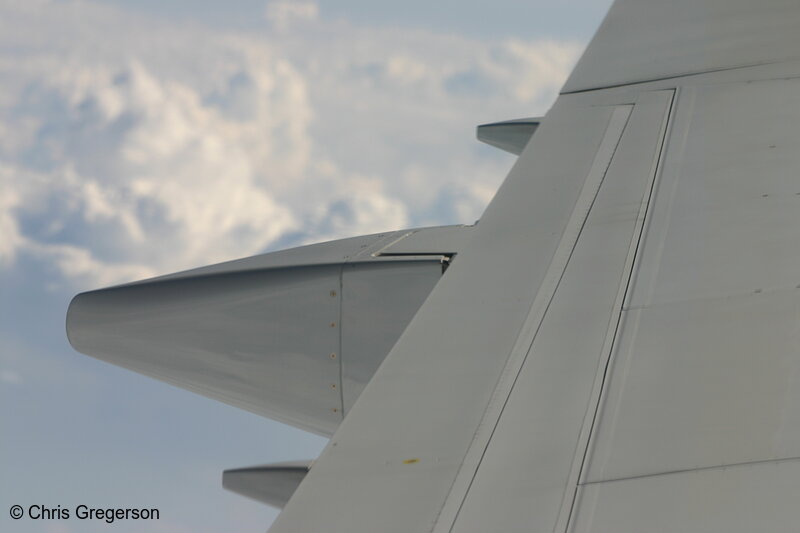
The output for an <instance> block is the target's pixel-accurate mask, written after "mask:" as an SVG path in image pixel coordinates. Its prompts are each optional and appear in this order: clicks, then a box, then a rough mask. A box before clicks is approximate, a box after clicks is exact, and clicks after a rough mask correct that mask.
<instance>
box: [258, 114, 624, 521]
mask: <svg viewBox="0 0 800 533" xmlns="http://www.w3.org/2000/svg"><path fill="white" fill-rule="evenodd" d="M569 100H570V102H569V103H568V104H563V103H557V104H556V106H555V107H554V109H553V110H551V112H550V114H549V115H548V117H547V119H546V120H545V121H544V122H543V124H542V125H541V126H540V128H539V130H538V131H537V133H536V135H535V136H534V139H533V141H532V142H531V143H530V144H529V145H528V147H527V148H526V150H525V151H524V152H523V153H522V154H521V156H520V158H519V159H518V160H517V163H516V165H515V166H514V168H513V169H512V170H511V173H510V175H509V177H508V178H507V179H506V181H505V183H504V184H503V186H502V187H501V188H500V191H499V192H498V194H497V196H496V197H495V199H494V200H493V201H492V203H491V204H490V206H489V207H488V208H487V210H486V213H485V214H484V216H483V217H482V219H481V222H480V224H478V225H477V226H476V227H475V228H474V229H473V232H474V235H473V237H472V239H471V240H470V242H469V243H468V245H467V247H466V248H465V250H464V251H463V252H462V253H461V254H460V255H459V258H458V260H456V261H455V263H454V264H453V266H452V267H450V269H449V270H448V271H447V274H446V275H445V276H444V277H443V278H442V280H441V282H440V283H439V284H438V285H437V286H436V287H435V288H434V290H433V292H432V293H431V295H430V296H429V297H428V299H427V301H426V302H425V304H424V305H423V306H422V307H421V308H420V310H419V312H418V313H417V315H416V316H415V317H414V319H413V320H412V322H411V324H410V325H409V327H408V328H407V329H406V331H405V333H404V334H403V335H402V336H401V338H400V340H399V341H398V342H397V344H396V345H395V347H394V348H393V350H392V351H391V353H390V354H389V356H388V357H387V358H386V360H385V361H384V363H383V364H382V365H381V367H380V368H379V369H378V371H377V372H376V374H375V377H373V379H372V380H371V381H370V383H369V384H368V385H367V387H366V389H365V390H364V392H363V393H362V394H361V396H360V397H359V399H358V401H357V402H356V404H355V405H354V406H353V408H352V410H351V411H350V413H349V414H348V415H347V417H346V418H345V420H344V421H343V422H342V424H341V426H340V427H339V429H338V430H337V432H336V434H335V435H334V436H333V438H332V439H331V442H330V443H329V444H328V446H327V447H326V448H325V450H324V451H323V453H322V455H321V456H320V458H319V459H318V460H317V462H316V463H315V465H314V468H313V469H312V470H311V471H310V472H309V474H308V476H307V477H306V479H305V480H304V481H303V483H302V484H301V485H300V487H299V488H298V490H297V492H296V493H295V495H294V497H293V498H292V500H291V501H290V502H289V503H288V505H287V506H286V508H285V509H284V510H283V512H282V513H281V515H280V516H279V517H278V519H277V521H276V522H275V524H274V525H273V527H272V531H273V532H280V533H285V532H301V531H302V532H306V531H332V532H335V531H339V532H347V533H357V532H374V531H382V532H386V533H391V532H395V531H397V532H400V531H402V532H404V533H407V532H408V531H429V530H430V529H431V528H432V527H433V525H434V523H435V522H436V520H437V517H438V516H439V513H440V511H441V507H442V504H443V502H444V501H445V498H446V497H447V494H448V493H449V491H450V489H451V487H452V484H453V481H454V479H455V477H456V474H457V473H458V470H459V467H460V465H461V463H462V461H463V459H464V456H465V454H466V452H467V450H468V448H469V445H470V442H471V441H472V438H473V436H474V435H475V431H476V430H477V428H478V425H479V423H480V421H481V418H482V415H483V412H484V410H485V408H486V405H487V403H488V401H489V399H490V397H491V395H492V392H493V390H494V388H495V385H496V383H497V380H498V378H499V376H500V372H501V371H502V369H503V367H504V365H505V362H506V360H507V358H508V355H509V354H510V353H511V351H512V349H513V348H514V345H515V341H516V339H517V336H518V335H519V334H520V328H521V327H522V325H523V322H524V321H525V317H526V315H527V314H528V311H529V310H530V309H531V306H532V305H533V301H534V298H535V297H536V294H537V292H538V291H539V288H540V286H541V284H542V282H543V280H544V279H545V276H546V274H547V272H548V269H549V266H550V263H551V260H552V259H553V256H554V254H555V252H556V249H557V248H558V246H559V243H560V242H561V236H562V234H563V233H564V231H565V229H566V227H567V224H568V223H569V221H570V218H571V216H572V213H573V210H574V208H575V205H576V202H577V201H578V197H579V195H580V193H581V190H582V188H583V186H584V182H585V180H586V177H587V176H588V175H589V172H590V169H591V168H592V164H593V162H594V161H595V156H596V155H597V152H598V149H599V147H600V145H601V143H602V141H603V139H604V133H605V130H606V128H607V126H608V124H609V120H610V118H611V115H612V113H613V109H612V108H602V107H591V106H581V105H580V99H569ZM560 102H563V100H562V101H560ZM534 161H535V162H536V163H535V164H534V163H533V162H534ZM534 214H535V218H534V216H533V215H534ZM534 220H535V223H534ZM342 479H347V483H346V485H343V484H342ZM493 529H496V528H493Z"/></svg>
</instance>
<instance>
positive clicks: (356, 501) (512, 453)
mask: <svg viewBox="0 0 800 533" xmlns="http://www.w3.org/2000/svg"><path fill="white" fill-rule="evenodd" d="M798 57H800V3H797V2H796V0H762V1H760V2H754V1H744V0H677V1H672V2H663V1H655V0H618V1H617V2H616V3H615V4H614V6H613V7H612V9H611V11H610V13H609V15H608V17H607V18H606V20H605V22H604V23H603V25H602V27H601V29H600V31H599V32H598V34H597V36H596V37H595V38H594V40H593V41H592V43H591V44H590V46H589V48H588V50H587V52H586V53H585V54H584V56H583V58H582V59H581V61H580V62H579V64H578V66H577V68H576V69H575V71H574V72H573V74H572V76H571V77H570V79H569V81H568V82H567V83H566V85H565V87H564V90H563V93H562V94H561V95H560V97H559V98H558V100H557V102H556V103H555V105H554V106H553V107H552V109H551V110H550V111H549V113H547V115H546V116H545V117H544V118H543V119H541V122H540V123H539V124H538V126H537V128H536V132H535V134H533V136H532V137H531V140H530V141H529V142H528V143H527V145H526V146H525V148H524V149H523V150H522V152H521V154H520V156H519V159H518V161H517V163H516V164H515V166H514V167H513V169H512V170H511V172H510V174H509V176H508V178H507V179H506V181H505V183H504V184H503V185H502V187H501V188H500V190H499V191H498V193H497V195H496V197H495V198H494V200H493V201H492V202H491V204H490V205H489V207H488V208H487V210H486V212H485V214H484V216H483V217H482V218H481V220H480V222H479V224H478V225H477V226H476V227H475V228H473V229H472V237H471V239H470V240H469V241H468V242H467V243H466V245H465V246H464V248H463V250H461V251H460V252H459V256H458V258H457V260H456V261H455V262H454V264H453V265H452V266H451V267H450V269H449V270H448V271H447V273H446V274H445V275H444V276H443V277H442V279H441V280H440V281H439V282H438V283H437V284H436V286H435V287H434V288H433V290H432V291H431V293H430V295H429V296H428V298H427V300H426V301H425V303H424V304H423V305H422V306H421V307H420V308H419V311H418V312H417V313H416V315H415V316H414V318H413V319H412V320H411V321H410V323H409V325H408V327H407V328H406V329H405V331H404V332H403V334H402V335H401V336H400V337H399V340H398V341H397V343H396V344H395V345H394V347H393V348H392V350H391V351H390V352H389V354H388V356H387V357H386V358H385V360H384V361H383V363H382V364H381V366H380V367H379V368H378V370H377V372H376V373H375V375H374V377H373V378H372V379H371V381H370V382H369V383H368V384H367V386H366V388H365V389H364V391H363V392H362V393H361V395H360V397H359V398H358V400H357V401H356V402H355V404H354V405H353V407H352V408H351V409H350V411H349V412H348V414H347V415H346V417H345V418H344V420H343V421H342V422H341V424H340V425H339V426H338V428H337V429H336V431H335V433H334V434H333V437H332V438H331V440H330V443H329V444H328V446H327V447H326V449H325V450H324V452H323V453H322V455H321V457H320V458H319V459H318V460H317V461H316V462H315V463H314V465H313V466H312V468H311V469H310V471H309V472H308V474H307V475H306V477H305V479H304V480H303V482H302V483H301V484H300V486H299V488H298V489H297V491H296V492H295V493H294V496H293V497H292V498H291V500H290V501H289V502H288V504H287V506H286V507H285V508H284V510H283V512H282V514H281V515H280V516H279V518H278V520H277V522H276V523H275V524H274V526H273V528H272V530H271V531H273V532H274V533H289V532H309V531H326V532H341V533H345V532H346V533H358V532H376V531H380V532H386V533H390V532H414V531H418V532H429V531H433V532H437V533H439V532H450V531H457V532H473V531H474V532H486V531H557V532H563V531H574V532H589V531H592V532H605V531H614V532H641V531H702V532H710V531H720V532H722V531H725V532H731V531H757V530H758V531H763V530H769V531H779V530H781V531H782V530H791V529H792V528H795V527H796V524H797V523H800V506H798V505H797V502H798V501H800V461H798V458H800V408H798V406H800V174H799V173H798V172H799V171H800V77H798V76H799V75H800V63H798V61H796V60H797V59H798Z"/></svg>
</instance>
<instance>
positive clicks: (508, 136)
mask: <svg viewBox="0 0 800 533" xmlns="http://www.w3.org/2000/svg"><path fill="white" fill-rule="evenodd" d="M541 122H542V119H541V118H518V119H515V120H505V121H503V122H493V123H491V124H481V125H480V126H478V127H477V128H476V131H475V134H476V136H477V138H478V140H479V141H481V142H484V143H486V144H488V145H491V146H494V147H495V148H500V149H501V150H505V151H506V152H509V153H512V154H514V155H519V154H521V153H522V150H524V149H525V146H526V145H527V144H528V141H530V140H531V137H533V134H534V133H535V132H536V128H538V127H539V124H540V123H541Z"/></svg>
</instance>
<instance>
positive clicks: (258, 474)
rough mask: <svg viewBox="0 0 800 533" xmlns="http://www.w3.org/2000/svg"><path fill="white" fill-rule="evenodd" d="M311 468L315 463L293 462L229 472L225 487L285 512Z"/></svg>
mask: <svg viewBox="0 0 800 533" xmlns="http://www.w3.org/2000/svg"><path fill="white" fill-rule="evenodd" d="M309 468H311V461H293V462H288V463H275V464H271V465H264V466H251V467H248V468H236V469H233V470H226V471H224V472H223V473H222V486H223V487H225V488H226V489H228V490H229V491H231V492H235V493H236V494H241V495H242V496H246V497H248V498H250V499H253V500H256V501H259V502H261V503H266V504H267V505H271V506H273V507H277V508H278V509H283V506H284V505H286V503H287V502H288V501H289V498H291V497H292V494H294V491H295V490H297V487H298V486H299V485H300V482H301V481H303V478H304V477H306V474H307V473H308V469H309Z"/></svg>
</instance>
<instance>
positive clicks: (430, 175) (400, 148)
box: [0, 0, 610, 532]
mask: <svg viewBox="0 0 800 533" xmlns="http://www.w3.org/2000/svg"><path fill="white" fill-rule="evenodd" d="M609 3H610V2H608V1H606V0H604V1H589V0H583V1H579V0H572V1H568V2H560V3H554V2H543V1H532V2H524V3H523V2H513V1H505V2H494V3H492V5H491V6H489V5H488V4H487V3H486V2H441V3H437V4H436V6H433V7H431V6H429V5H428V3H426V2H421V1H411V2H403V3H391V4H383V3H375V2H367V1H365V0H345V1H340V2H329V3H314V2H281V1H273V2H263V1H254V0H240V1H238V2H227V3H224V4H223V3H219V2H207V1H201V2H197V1H192V2H190V1H188V0H175V1H173V2H167V3H165V2H156V1H151V0H144V1H139V2H133V1H130V0H108V1H106V2H100V1H95V2H91V1H66V0H65V1H54V0H25V1H23V0H20V1H16V2H15V1H9V0H2V1H0V85H1V86H2V87H3V90H2V91H0V234H1V235H2V241H0V424H1V425H0V428H2V431H0V480H2V481H0V503H2V507H3V509H2V510H0V529H2V530H3V531H15V532H16V531H20V532H23V531H25V532H27V531H52V532H68V531H106V530H107V529H108V528H109V527H110V526H108V525H106V524H105V523H90V524H87V523H82V522H79V521H76V520H74V519H72V520H68V521H38V522H37V521H31V520H20V521H16V522H14V521H12V520H11V519H10V518H9V517H8V514H7V509H8V507H10V506H11V505H13V504H20V505H23V506H28V505H32V504H34V503H38V504H43V505H47V506H51V507H55V506H57V505H62V506H64V507H74V506H75V505H77V504H79V503H86V504H88V505H92V506H98V507H107V506H148V507H149V506H155V507H158V508H160V509H161V513H162V519H161V520H160V521H159V522H153V523H143V522H127V523H126V522H123V523H120V524H115V525H114V529H115V530H116V531H153V532H166V531H169V532H183V531H193V532H202V531H219V530H235V531H263V530H264V529H265V528H266V526H267V525H268V524H269V523H270V522H271V521H272V520H273V519H274V517H275V516H276V511H274V510H271V509H270V508H267V507H265V506H262V505H261V504H258V503H255V502H251V501H249V500H246V499H244V498H241V497H239V496H236V495H234V494H231V493H228V492H226V491H224V490H223V489H222V487H221V482H220V476H221V472H222V470H224V469H226V468H233V467H240V466H250V465H256V464H263V463H268V462H274V461H283V460H293V459H307V458H313V457H315V456H316V455H317V454H318V453H319V451H320V450H321V448H322V446H323V445H324V443H325V440H324V439H322V438H320V437H316V436H313V435H310V434H307V433H304V432H302V431H300V430H296V429H293V428H291V427H288V426H285V425H282V424H279V423H276V422H272V421H269V420H266V419H263V418H260V417H258V416H255V415H252V414H249V413H245V412H243V411H240V410H237V409H234V408H232V407H228V406H225V405H222V404H219V403H217V402H215V401H212V400H209V399H205V398H203V397H200V396H197V395H194V394H191V393H189V392H185V391H183V390H180V389H176V388H173V387H171V386H168V385H165V384H162V383H160V382H156V381H153V380H150V379H148V378H145V377H143V376H139V375H136V374H133V373H131V372H128V371H125V370H122V369H119V368H116V367H113V366H111V365H108V364H105V363H102V362H99V361H96V360H94V359H91V358H89V357H86V356H83V355H80V354H77V353H75V352H74V351H73V350H72V349H71V348H70V347H69V345H68V344H67V341H66V337H65V334H64V315H65V311H66V307H67V305H68V302H69V299H70V298H71V297H72V296H73V295H74V294H75V293H77V292H80V291H82V290H87V289H91V288H97V287H100V286H103V285H108V284H112V283H118V282H123V281H128V280H132V279H139V278H143V277H148V276H152V275H156V274H159V273H166V272H171V271H176V270H182V269H186V268H191V267H195V266H200V265H205V264H209V263H213V262H218V261H223V260H227V259H234V258H238V257H243V256H247V255H253V254H256V253H260V252H264V251H269V250H274V249H279V248H283V247H288V246H295V245H300V244H305V243H310V242H316V241H321V240H327V239H332V238H339V237H346V236H351V235H358V234H365V233H373V232H377V231H383V230H390V229H400V228H403V227H413V226H420V225H436V224H448V223H470V222H473V221H474V220H475V219H476V218H478V217H479V216H480V214H481V211H482V209H483V207H484V206H485V205H486V203H487V202H488V201H489V199H490V198H491V196H492V195H493V193H494V191H495V190H496V188H497V186H498V185H499V184H500V182H501V181H502V179H503V177H504V175H505V173H506V172H507V170H508V168H510V165H511V164H512V162H513V160H512V159H511V157H510V156H508V155H507V154H503V153H500V152H498V151H496V150H493V149H491V148H489V147H486V146H482V145H480V144H478V143H477V142H476V141H475V140H474V126H475V125H476V124H479V123H482V122H488V121H493V120H500V119H505V118H516V117H522V116H535V115H540V114H542V113H544V112H545V111H546V110H547V108H548V106H549V105H550V104H551V103H552V101H553V99H554V97H555V94H556V92H557V90H558V88H559V87H560V84H561V83H562V82H563V80H564V79H565V77H566V75H567V74H568V73H569V70H570V68H571V66H572V65H573V64H574V62H575V61H576V60H577V57H578V56H579V54H580V51H581V50H582V48H583V46H585V44H586V42H587V41H588V39H589V38H590V36H591V33H592V32H593V30H594V28H595V27H596V26H597V24H599V22H600V20H601V18H602V16H603V14H604V12H605V10H606V9H607V7H608V4H609Z"/></svg>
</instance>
